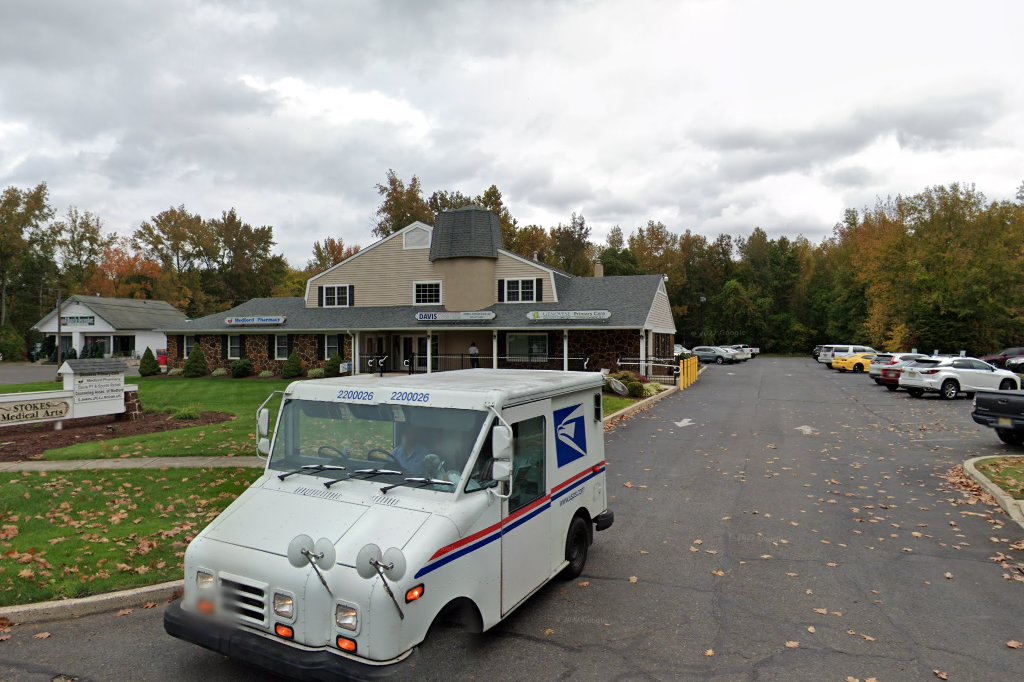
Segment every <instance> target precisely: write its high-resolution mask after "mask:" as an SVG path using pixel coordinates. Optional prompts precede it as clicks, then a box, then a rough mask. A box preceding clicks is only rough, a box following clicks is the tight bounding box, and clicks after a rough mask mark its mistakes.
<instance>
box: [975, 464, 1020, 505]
mask: <svg viewBox="0 0 1024 682" xmlns="http://www.w3.org/2000/svg"><path fill="white" fill-rule="evenodd" d="M976 466H977V469H978V471H980V472H981V473H983V474H985V475H986V476H988V477H989V479H991V481H992V482H993V483H995V484H996V485H997V486H999V487H1000V488H1002V489H1003V490H1004V491H1005V492H1006V494H1008V495H1009V496H1010V497H1012V498H1013V499H1015V500H1024V457H993V458H992V459H986V460H982V461H980V462H978V463H977V465H976Z"/></svg>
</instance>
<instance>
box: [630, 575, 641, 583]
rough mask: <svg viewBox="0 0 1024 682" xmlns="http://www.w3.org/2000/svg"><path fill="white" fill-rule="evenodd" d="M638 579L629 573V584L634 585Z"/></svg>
mask: <svg viewBox="0 0 1024 682" xmlns="http://www.w3.org/2000/svg"><path fill="white" fill-rule="evenodd" d="M638 580H639V579H638V578H637V577H636V576H635V575H631V576H629V584H630V585H636V583H637V581H638Z"/></svg>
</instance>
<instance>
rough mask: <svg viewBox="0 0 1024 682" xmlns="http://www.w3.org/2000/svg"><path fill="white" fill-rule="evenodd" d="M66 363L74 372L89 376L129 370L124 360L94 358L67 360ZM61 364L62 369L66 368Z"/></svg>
mask: <svg viewBox="0 0 1024 682" xmlns="http://www.w3.org/2000/svg"><path fill="white" fill-rule="evenodd" d="M64 365H67V366H68V367H69V368H70V369H71V371H72V372H74V373H75V374H77V375H78V376H88V375H90V374H117V373H121V374H123V373H125V372H127V371H128V365H126V364H125V363H124V361H122V360H114V359H112V358H111V359H101V358H92V359H89V358H87V359H85V360H67V361H66V362H65V363H64ZM64 365H61V369H63V368H64Z"/></svg>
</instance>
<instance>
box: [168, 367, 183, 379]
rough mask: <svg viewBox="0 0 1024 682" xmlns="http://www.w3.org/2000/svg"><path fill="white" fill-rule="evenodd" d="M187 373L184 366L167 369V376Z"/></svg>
mask: <svg viewBox="0 0 1024 682" xmlns="http://www.w3.org/2000/svg"><path fill="white" fill-rule="evenodd" d="M184 373H185V369H184V368H182V367H175V368H174V369H169V370H167V376H169V377H178V376H181V375H182V374H184Z"/></svg>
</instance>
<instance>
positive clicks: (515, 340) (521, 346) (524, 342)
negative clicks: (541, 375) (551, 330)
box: [508, 334, 548, 362]
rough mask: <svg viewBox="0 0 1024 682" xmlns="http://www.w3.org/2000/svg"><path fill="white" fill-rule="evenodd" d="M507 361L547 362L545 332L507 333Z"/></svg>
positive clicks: (546, 337) (546, 338)
mask: <svg viewBox="0 0 1024 682" xmlns="http://www.w3.org/2000/svg"><path fill="white" fill-rule="evenodd" d="M508 359H509V362H547V360H548V335H547V334H509V335H508Z"/></svg>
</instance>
